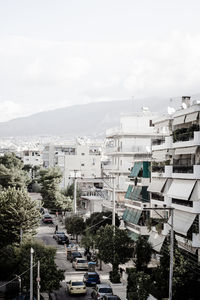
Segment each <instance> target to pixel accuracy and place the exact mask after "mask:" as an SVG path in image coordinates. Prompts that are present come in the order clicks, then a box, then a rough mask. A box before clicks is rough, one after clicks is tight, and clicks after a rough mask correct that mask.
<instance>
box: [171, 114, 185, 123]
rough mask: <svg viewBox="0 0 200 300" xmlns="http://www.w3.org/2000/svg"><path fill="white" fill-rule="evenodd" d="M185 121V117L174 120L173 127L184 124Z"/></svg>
mask: <svg viewBox="0 0 200 300" xmlns="http://www.w3.org/2000/svg"><path fill="white" fill-rule="evenodd" d="M184 121H185V115H183V116H179V117H176V118H174V120H173V125H179V124H183V123H184Z"/></svg>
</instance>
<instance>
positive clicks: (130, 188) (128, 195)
mask: <svg viewBox="0 0 200 300" xmlns="http://www.w3.org/2000/svg"><path fill="white" fill-rule="evenodd" d="M132 189H133V185H129V186H128V189H127V192H126V195H125V198H126V199H130V193H131V192H132Z"/></svg>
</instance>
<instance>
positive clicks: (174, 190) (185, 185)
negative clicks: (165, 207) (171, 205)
mask: <svg viewBox="0 0 200 300" xmlns="http://www.w3.org/2000/svg"><path fill="white" fill-rule="evenodd" d="M195 182H196V180H189V179H186V180H183V179H174V180H173V181H172V184H171V186H170V188H169V190H168V192H167V196H168V197H170V198H176V199H183V200H188V199H189V197H190V195H191V193H192V190H193V188H194V185H195Z"/></svg>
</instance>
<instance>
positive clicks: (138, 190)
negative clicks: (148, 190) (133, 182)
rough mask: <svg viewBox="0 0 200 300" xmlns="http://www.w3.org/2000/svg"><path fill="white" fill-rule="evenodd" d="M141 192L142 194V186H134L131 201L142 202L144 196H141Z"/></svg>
mask: <svg viewBox="0 0 200 300" xmlns="http://www.w3.org/2000/svg"><path fill="white" fill-rule="evenodd" d="M141 192H142V187H141V186H134V187H133V189H132V192H131V193H130V197H129V199H131V200H136V201H138V200H140V199H141V198H142V196H140V194H141ZM141 200H142V199H141Z"/></svg>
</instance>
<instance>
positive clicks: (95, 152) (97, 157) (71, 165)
mask: <svg viewBox="0 0 200 300" xmlns="http://www.w3.org/2000/svg"><path fill="white" fill-rule="evenodd" d="M101 153H102V142H92V141H84V140H82V139H77V140H76V141H75V142H73V141H67V142H66V143H65V144H64V145H46V146H45V149H44V151H43V160H44V167H51V166H59V167H60V168H61V170H62V171H63V182H62V185H61V186H62V187H63V188H64V187H67V186H68V185H69V184H71V183H72V182H73V179H74V176H76V177H79V178H80V177H81V178H83V179H84V180H86V179H87V178H88V179H90V180H91V178H95V177H101ZM90 184H91V183H90Z"/></svg>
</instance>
